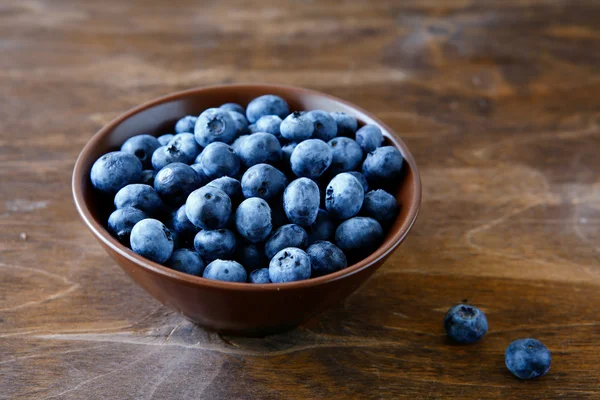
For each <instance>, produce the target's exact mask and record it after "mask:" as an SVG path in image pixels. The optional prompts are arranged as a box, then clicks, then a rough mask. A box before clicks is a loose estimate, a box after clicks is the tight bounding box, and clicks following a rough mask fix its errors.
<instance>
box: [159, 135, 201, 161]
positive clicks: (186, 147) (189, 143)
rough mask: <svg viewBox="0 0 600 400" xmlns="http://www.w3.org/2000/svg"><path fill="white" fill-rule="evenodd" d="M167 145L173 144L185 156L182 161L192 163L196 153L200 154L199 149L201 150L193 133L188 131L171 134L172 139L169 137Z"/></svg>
mask: <svg viewBox="0 0 600 400" xmlns="http://www.w3.org/2000/svg"><path fill="white" fill-rule="evenodd" d="M167 146H173V147H175V148H176V149H177V150H179V152H180V153H181V154H183V155H184V156H185V161H183V162H184V163H186V164H192V163H193V162H194V160H195V159H196V157H197V156H198V154H200V151H202V147H200V146H199V145H198V143H197V142H196V139H195V138H194V135H193V134H192V133H189V132H183V133H178V134H177V135H175V136H173V139H171V141H170V142H169V143H168V144H167Z"/></svg>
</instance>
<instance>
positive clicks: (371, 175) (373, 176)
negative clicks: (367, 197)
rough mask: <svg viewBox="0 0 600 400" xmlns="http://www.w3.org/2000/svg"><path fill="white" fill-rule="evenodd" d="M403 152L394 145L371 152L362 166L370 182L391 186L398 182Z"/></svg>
mask: <svg viewBox="0 0 600 400" xmlns="http://www.w3.org/2000/svg"><path fill="white" fill-rule="evenodd" d="M402 162H403V157H402V154H400V152H399V151H398V149H396V148H395V147H392V146H384V147H380V148H378V149H375V151H374V152H372V153H369V154H368V155H367V158H366V159H365V162H364V163H363V166H362V172H363V174H364V175H365V177H366V178H367V181H369V183H370V184H371V183H375V184H378V185H380V186H389V185H390V184H392V183H396V179H397V178H398V177H399V176H400V173H401V172H402Z"/></svg>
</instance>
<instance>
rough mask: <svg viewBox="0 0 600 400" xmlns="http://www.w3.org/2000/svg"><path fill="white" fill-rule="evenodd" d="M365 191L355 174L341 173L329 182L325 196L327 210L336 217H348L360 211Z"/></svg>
mask: <svg viewBox="0 0 600 400" xmlns="http://www.w3.org/2000/svg"><path fill="white" fill-rule="evenodd" d="M364 196H365V192H364V190H363V187H362V185H361V184H360V182H359V181H358V179H356V178H355V177H354V176H352V175H350V174H348V173H345V172H343V173H341V174H338V175H336V176H335V178H333V179H332V180H331V182H329V185H328V186H327V191H326V197H325V206H326V207H327V211H328V212H329V213H330V214H331V215H332V216H333V217H335V218H338V219H348V218H351V217H354V216H355V215H357V214H358V212H359V211H360V209H361V207H362V204H363V200H364Z"/></svg>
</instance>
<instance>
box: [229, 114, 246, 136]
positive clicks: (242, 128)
mask: <svg viewBox="0 0 600 400" xmlns="http://www.w3.org/2000/svg"><path fill="white" fill-rule="evenodd" d="M229 114H230V115H231V118H233V121H234V122H235V125H236V128H235V136H236V137H238V136H241V135H247V134H249V133H250V129H249V128H248V120H247V119H246V117H245V116H244V115H242V114H240V113H239V112H236V111H229Z"/></svg>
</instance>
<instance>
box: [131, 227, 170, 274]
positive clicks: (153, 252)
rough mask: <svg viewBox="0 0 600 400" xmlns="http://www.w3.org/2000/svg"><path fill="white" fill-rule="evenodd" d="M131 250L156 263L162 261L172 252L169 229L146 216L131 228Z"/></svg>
mask: <svg viewBox="0 0 600 400" xmlns="http://www.w3.org/2000/svg"><path fill="white" fill-rule="evenodd" d="M129 240H130V242H131V250H133V251H134V252H136V253H137V254H139V255H140V256H142V257H145V258H147V259H149V260H151V261H154V262H157V263H160V264H162V263H164V262H165V261H167V260H168V259H169V258H170V257H171V254H173V248H174V243H173V237H172V235H171V231H170V230H169V228H167V227H166V226H165V225H164V224H163V223H162V222H160V221H159V220H157V219H152V218H146V219H143V220H141V221H140V222H138V223H137V224H135V226H134V227H133V229H132V230H131V237H130V239H129Z"/></svg>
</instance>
